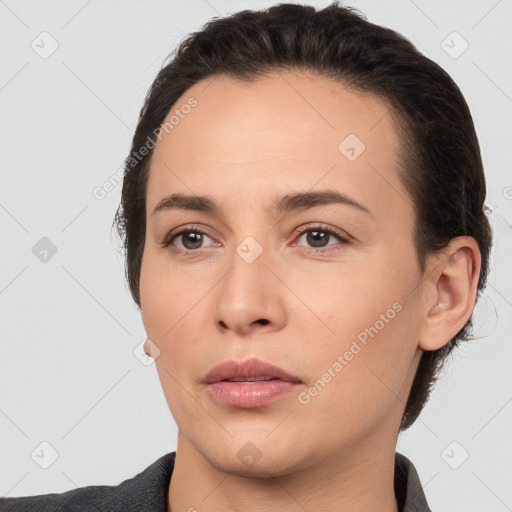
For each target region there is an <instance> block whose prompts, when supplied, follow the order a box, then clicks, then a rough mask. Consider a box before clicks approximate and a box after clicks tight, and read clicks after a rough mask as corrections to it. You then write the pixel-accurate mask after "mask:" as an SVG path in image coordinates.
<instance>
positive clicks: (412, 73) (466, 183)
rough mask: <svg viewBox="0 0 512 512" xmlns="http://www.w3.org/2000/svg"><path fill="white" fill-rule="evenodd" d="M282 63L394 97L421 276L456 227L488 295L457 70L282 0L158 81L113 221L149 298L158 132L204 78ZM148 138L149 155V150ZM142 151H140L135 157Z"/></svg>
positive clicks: (480, 199)
mask: <svg viewBox="0 0 512 512" xmlns="http://www.w3.org/2000/svg"><path fill="white" fill-rule="evenodd" d="M281 70H298V71H303V72H313V73H316V74H317V75H320V76H322V77H328V78H332V79H335V80H337V81H338V82H340V83H341V84H343V85H345V86H347V87H350V88H353V89H355V90H357V91H361V92H367V93H373V94H374V95H376V96H377V97H379V98H381V99H382V100H384V101H385V102H387V104H388V105H390V109H391V115H392V119H393V120H394V124H395V125H396V130H397V133H398V134H399V136H400V140H401V148H400V152H401V155H400V165H401V169H399V171H398V172H399V175H400V179H401V180H402V183H403V185H404V187H405V189H406V190H407V192H408V193H409V194H410V196H411V198H412V202H413V206H414V212H415V225H414V242H415V247H416V252H417V255H418V262H419V266H420V268H421V272H422V275H423V274H424V273H425V268H426V262H427V258H428V257H429V256H431V255H432V254H435V253H436V252H437V251H439V250H441V249H443V248H444V247H446V245H447V244H448V242H449V241H450V240H451V239H452V238H455V237H457V236H461V235H464V236H471V237H473V238H475V240H476V241H477V243H478V247H479V250H480V254H481V270H480V276H479V280H478V296H480V294H481V291H482V290H483V288H484V286H485V282H486V280H487V274H488V266H489V254H490V250H491V244H492V232H491V227H490V224H489V221H488V219H487V216H486V207H485V205H484V200H485V195H486V184H485V177H484V172H483V165H482V158H481V154H480V148H479V143H478V139H477V136H476V133H475V128H474V124H473V119H472V117H471V114H470V111H469V108H468V106H467V104H466V101H465V100H464V97H463V95H462V93H461V91H460V90H459V88H458V87H457V85H456V84H455V82H454V81H453V80H452V79H451V78H450V76H449V75H448V74H447V73H446V72H445V71H444V70H443V69H442V68H441V67H439V66H438V65H437V64H436V63H434V62H433V61H432V60H430V59H428V58H427V57H425V56H424V55H423V54H421V53H420V52H419V51H418V50H417V49H416V47H415V46H414V45H413V44H412V43H411V42H410V41H408V40H407V39H405V38H404V37H403V36H402V35H400V34H398V33H397V32H395V31H393V30H391V29H388V28H385V27H381V26H379V25H375V24H373V23H370V22H369V21H367V20H366V18H365V17H364V15H363V14H361V13H360V12H359V11H357V10H355V9H353V8H350V7H344V6H340V5H338V2H337V1H335V2H333V3H332V4H331V5H329V6H327V7H325V8H323V9H315V8H314V7H311V6H303V5H296V4H289V3H285V4H279V5H276V6H273V7H271V8H268V9H264V10H260V11H251V10H244V11H240V12H237V13H235V14H232V15H230V16H227V17H224V18H217V17H216V18H213V19H212V20H210V21H209V22H208V23H206V24H205V25H204V26H203V28H202V29H201V30H199V31H197V32H194V33H192V34H190V35H188V36H187V37H186V38H185V39H184V40H182V42H181V43H180V44H179V45H178V47H177V48H176V50H174V51H173V52H172V53H171V54H170V55H169V57H168V62H167V63H164V65H163V66H162V68H161V69H160V71H159V72H158V74H157V76H156V78H155V80H154V82H153V84H152V85H151V87H150V89H149V91H148V93H147V95H146V98H145V100H144V104H143V107H142V109H141V111H140V115H139V119H138V124H137V127H136V130H135V133H134V136H133V141H132V146H131V152H130V154H129V155H128V157H127V158H126V160H125V164H124V180H123V189H122V197H121V203H120V205H119V207H118V209H117V212H116V214H115V218H114V223H115V224H116V225H117V230H118V233H119V235H120V237H121V239H122V241H123V246H124V250H125V256H126V260H125V263H126V267H125V272H126V278H127V281H128V283H129V287H130V291H131V294H132V297H133V299H134V301H135V303H136V304H137V306H138V307H139V308H140V293H139V285H140V272H141V263H142V255H143V252H144V243H145V235H146V221H145V216H146V190H147V182H148V172H149V167H150V162H151V156H152V153H153V147H154V145H155V143H154V142H152V145H151V146H150V144H149V142H151V141H154V137H155V135H159V134H160V130H161V128H160V127H161V125H162V123H163V122H164V119H165V117H166V116H167V115H168V114H169V112H170V110H171V108H172V107H173V105H174V104H175V103H176V101H177V100H178V99H179V98H180V97H181V96H182V95H183V94H184V93H185V92H186V91H187V89H189V88H190V87H191V86H193V85H194V84H196V83H198V82H199V81H201V80H204V79H206V78H209V77H210V78H213V77H215V76H226V77H230V78H233V79H236V80H240V81H245V82H251V81H255V80H257V79H258V78H260V77H265V76H268V75H270V74H271V73H275V72H279V71H281ZM143 147H147V148H148V150H146V152H145V153H146V154H145V155H144V156H141V155H142V153H143V152H142V151H141V155H139V152H138V151H139V150H140V149H141V148H143ZM134 156H136V158H134ZM471 330H472V316H471V317H470V318H469V320H468V321H467V322H466V324H465V325H464V326H463V328H462V329H461V330H460V331H459V332H458V333H457V335H456V336H454V337H453V338H452V339H451V340H450V341H449V342H448V343H447V344H446V345H445V346H443V347H441V348H439V349H437V350H432V351H424V352H423V354H422V356H421V359H420V363H419V365H418V369H417V371H416V375H415V378H414V381H413V384H412V386H411V391H410V393H409V397H408V400H407V403H406V405H405V409H404V413H403V417H402V421H401V425H400V431H403V430H406V429H407V428H409V427H410V426H411V425H412V424H413V423H414V421H415V420H416V419H417V417H418V416H419V414H420V412H421V411H422V409H423V407H424V406H425V404H426V403H427V401H428V399H429V397H430V393H431V390H432V388H433V385H434V383H435V382H436V381H437V380H438V375H439V373H440V371H441V369H442V367H443V365H444V362H445V361H446V359H447V356H448V355H449V354H450V352H451V351H452V350H453V349H454V348H455V347H456V346H458V345H459V343H460V342H461V341H468V340H469V339H470V337H471Z"/></svg>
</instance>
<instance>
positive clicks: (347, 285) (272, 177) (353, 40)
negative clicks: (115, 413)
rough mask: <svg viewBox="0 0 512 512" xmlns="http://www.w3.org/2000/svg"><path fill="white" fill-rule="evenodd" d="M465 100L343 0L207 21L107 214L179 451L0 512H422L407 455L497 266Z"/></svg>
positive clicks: (188, 47)
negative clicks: (127, 473) (407, 437)
mask: <svg viewBox="0 0 512 512" xmlns="http://www.w3.org/2000/svg"><path fill="white" fill-rule="evenodd" d="M485 193H486V189H485V180H484V174H483V168H482V161H481V156H480V151H479V145H478V141H477V138H476V135H475V130H474V126H473V121H472V118H471V115H470V112H469V110H468V107H467V105H466V102H465V100H464V98H463V96H462V94H461V92H460V91H459V89H458V87H457V86H456V85H455V83H454V82H453V80H452V79H451V78H450V77H449V76H448V75H447V74H446V72H444V71H443V70H442V69H441V68H439V66H437V65H436V64H435V63H433V62H432V61H430V60H429V59H427V58H426V57H425V56H423V55H421V54H420V53H419V52H418V51H417V50H416V49H415V48H414V46H413V45H412V44H411V43H410V42H408V41H407V40H405V39H404V38H403V37H402V36H400V35H399V34H397V33H396V32H393V31H391V30H389V29H386V28H383V27H380V26H377V25H374V24H371V23H369V22H368V21H366V20H364V19H363V18H362V17H360V16H359V15H358V14H357V13H356V12H354V11H352V10H351V9H349V8H343V7H340V6H338V5H337V4H332V5H331V6H329V7H327V8H325V9H322V10H315V9H314V8H313V7H304V6H299V5H292V4H283V5H279V6H276V7H272V8H270V9H268V10H265V11H259V12H255V11H243V12H239V13H237V14H234V15H232V16H230V17H227V18H221V19H215V20H212V21H210V22H209V23H208V24H207V25H206V26H205V27H204V28H203V29H202V30H201V31H199V32H197V33H195V34H192V35H191V36H190V37H189V38H187V39H186V40H185V41H184V42H182V44H181V45H180V47H179V48H178V51H177V52H176V54H175V55H173V57H172V59H171V60H170V62H169V63H168V64H167V65H166V66H165V67H163V69H162V70H161V71H160V72H159V74H158V76H157V78H156V79H155V81H154V83H153V84H152V86H151V88H150V91H149V93H148V95H147V97H146V101H145V103H144V106H143V108H142V111H141V115H140V119H139V123H138V126H137V128H136V131H135V135H134V138H133V143H132V150H131V153H130V155H129V156H128V157H127V159H126V163H125V175H124V182H123V192H122V203H121V205H120V208H119V210H118V212H117V215H116V219H115V221H116V223H117V226H118V229H119V232H120V234H121V236H122V237H123V239H124V242H125V249H126V272H127V278H128V282H129V285H130V290H131V293H132V295H133V298H134V301H135V302H136V304H137V305H138V306H139V308H140V311H141V315H142V319H143V323H144V326H145V329H146V332H147V337H148V341H147V343H146V351H147V353H148V354H149V355H150V356H152V357H154V358H155V362H156V366H157V370H158V374H159V377H160V381H161V384H162V387H163V390H164V393H165V396H166V399H167V402H168V405H169V408H170V410H171V413H172V415H173V417H174V419H175V421H176V424H177V426H178V430H179V433H178V444H177V450H176V452H173V453H171V454H167V455H165V456H163V457H161V458H160V459H159V460H158V461H156V462H155V463H154V464H152V465H151V466H150V467H148V468H147V469H146V470H145V471H144V472H142V473H140V474H138V475H137V476H135V477H134V478H132V479H130V480H127V481H125V482H123V483H122V484H120V485H119V486H116V487H107V486H89V487H85V488H81V489H76V490H73V491H68V492H66V493H61V494H51V495H45V496H36V497H28V498H11V499H5V500H0V506H1V507H2V508H1V509H2V510H6V511H9V510H138V511H141V510H147V511H150V510H151V511H166V510H167V511H173V512H177V511H182V510H183V511H186V510H188V511H193V510H198V511H203V510H204V511H235V510H236V511H251V510H281V511H295V510H350V511H351V512H357V511H363V510H365V511H367V510H378V511H382V512H397V511H401V512H411V511H428V510H430V508H429V506H428V504H427V501H426V499H425V495H424V493H423V491H422V488H421V483H420V481H419V478H418V474H417V472H416V470H415V468H414V466H413V464H412V462H411V461H409V460H408V459H407V458H406V457H405V456H403V455H401V454H399V453H397V452H396V443H397V438H398V435H399V433H400V432H401V431H404V430H406V429H407V428H409V427H410V426H411V425H412V424H413V423H414V421H415V420H416V419H417V418H418V415H419V414H420V412H421V410H422V408H423V407H424V405H425V403H426V401H427V400H428V397H429V393H430V390H431V388H432V385H433V383H434V381H435V378H436V376H437V374H438V372H439V369H440V368H441V366H442V364H443V362H444V360H445V359H446V357H447V355H448V354H449V353H450V352H451V350H452V349H453V348H454V347H456V346H457V345H458V344H459V343H460V342H461V341H463V340H465V339H467V338H468V336H469V334H470V327H471V315H472V312H473V308H474V305H475V301H476V298H477V295H478V292H479V291H480V290H482V289H483V287H484V285H485V281H486V277H487V272H488V260H489V251H490V245H491V232H490V227H489V223H488V220H487V218H486V215H485V212H484V199H485Z"/></svg>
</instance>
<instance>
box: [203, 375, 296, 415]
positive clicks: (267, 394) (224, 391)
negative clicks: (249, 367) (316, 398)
mask: <svg viewBox="0 0 512 512" xmlns="http://www.w3.org/2000/svg"><path fill="white" fill-rule="evenodd" d="M299 387H300V384H299V383H297V382H289V381H285V380H279V379H275V380H267V381H253V382H247V383H246V382H229V381H226V380H222V381H220V382H214V383H212V384H208V391H209V393H210V395H211V396H212V397H213V398H214V399H215V400H217V401H218V402H221V403H223V404H226V405H230V406H232V407H240V408H244V409H249V408H253V407H261V406H263V405H267V404H269V403H271V402H273V401H274V400H276V399H277V398H280V397H282V396H284V395H287V394H289V393H291V392H292V391H294V390H296V389H297V388H299Z"/></svg>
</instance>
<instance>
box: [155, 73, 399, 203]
mask: <svg viewBox="0 0 512 512" xmlns="http://www.w3.org/2000/svg"><path fill="white" fill-rule="evenodd" d="M191 102H194V103H191ZM188 104H195V106H194V107H193V108H188V107H187V108H183V106H184V105H188ZM170 116H174V117H173V121H174V123H173V124H172V129H169V130H168V132H166V131H162V134H161V140H160V141H159V142H158V143H157V144H156V147H155V149H154V153H153V156H152V163H151V168H150V175H149V183H148V197H147V204H148V208H151V206H154V205H155V204H156V203H157V202H158V200H159V199H160V198H161V196H162V195H163V193H171V192H182V193H186V194H191V193H192V194H198V195H215V196H216V197H218V198H219V199H220V200H223V199H226V200H227V199H228V198H229V197H233V193H235V194H236V196H237V197H238V199H239V200H247V201H248V202H252V201H254V200H256V198H257V197H266V196H268V195H269V192H272V194H270V195H272V196H273V195H276V194H277V193H286V192H289V191H290V190H293V191H296V190H298V189H300V190H312V189H314V187H315V186H317V184H318V185H319V186H320V185H321V188H335V189H338V190H343V192H344V193H347V194H351V195H352V196H355V197H359V198H361V200H363V198H364V197H367V198H368V199H369V200H370V201H374V202H375V201H376V202H377V203H382V205H381V206H382V207H384V206H385V203H386V202H387V203H389V202H390V201H393V200H395V201H396V199H397V197H392V196H393V195H395V196H396V195H397V193H396V190H397V189H401V187H402V185H401V183H400V181H399V179H398V172H397V171H398V168H399V147H400V144H399V139H398V135H397V132H396V130H395V126H394V122H393V117H392V115H391V109H390V106H389V105H388V103H387V102H386V101H384V100H383V99H381V98H379V97H377V96H375V95H373V94H369V93H363V92H360V91H356V90H354V89H350V88H348V87H347V86H346V85H344V84H341V83H339V82H337V81H334V80H333V79H330V78H326V77H320V76H318V75H315V74H309V73H303V72H300V73H299V72H290V71H287V72H285V71H281V72H276V73H273V74H272V75H270V76H268V77H265V78H261V79H258V80H256V81H254V82H241V81H237V80H235V79H233V78H230V77H227V76H218V77H215V78H209V79H207V80H205V81H202V82H199V83H197V84H195V85H194V86H193V87H191V88H190V89H188V90H187V91H186V92H185V93H184V94H183V95H182V97H181V98H179V99H178V101H177V102H176V103H175V105H174V106H173V107H172V109H171V111H170V112H169V115H168V116H167V117H166V120H168V119H169V117H170ZM270 189H272V190H270ZM393 189H395V191H394V192H393ZM274 192H275V193H276V194H274ZM402 194H405V191H403V190H402ZM399 195H400V194H399ZM402 200H403V198H402ZM367 201H368V200H367ZM388 206H389V204H388Z"/></svg>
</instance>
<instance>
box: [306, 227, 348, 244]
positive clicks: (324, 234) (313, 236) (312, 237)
mask: <svg viewBox="0 0 512 512" xmlns="http://www.w3.org/2000/svg"><path fill="white" fill-rule="evenodd" d="M299 232H300V236H299V237H298V238H297V242H296V243H298V242H299V241H300V240H301V239H302V238H304V239H305V241H306V243H307V244H309V246H310V247H311V248H313V249H323V248H324V247H328V246H331V245H336V240H337V241H338V242H341V243H340V244H339V245H345V244H348V243H349V240H348V238H347V237H346V236H343V235H342V234H341V233H338V232H337V231H335V230H333V229H331V228H327V227H325V226H306V227H303V228H301V229H300V230H299ZM333 238H334V239H335V240H334V241H333V242H334V243H329V242H331V241H332V239H333ZM329 250H331V249H329Z"/></svg>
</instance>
